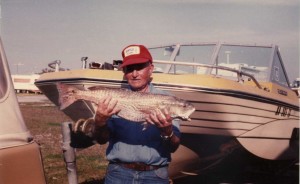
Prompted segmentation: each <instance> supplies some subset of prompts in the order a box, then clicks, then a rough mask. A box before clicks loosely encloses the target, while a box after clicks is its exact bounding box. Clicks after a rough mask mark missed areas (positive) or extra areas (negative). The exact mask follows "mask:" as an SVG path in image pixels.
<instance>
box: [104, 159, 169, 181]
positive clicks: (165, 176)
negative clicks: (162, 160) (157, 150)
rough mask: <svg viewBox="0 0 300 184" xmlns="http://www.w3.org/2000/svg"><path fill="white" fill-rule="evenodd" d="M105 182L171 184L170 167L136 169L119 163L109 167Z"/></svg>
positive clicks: (111, 164)
mask: <svg viewBox="0 0 300 184" xmlns="http://www.w3.org/2000/svg"><path fill="white" fill-rule="evenodd" d="M104 183H105V184H154V183H155V184H169V173H168V167H167V166H166V167H161V168H159V169H156V170H152V171H135V170H132V169H128V168H124V167H122V166H120V165H118V164H113V163H110V164H109V165H108V167H107V171H106V176H105V182H104Z"/></svg>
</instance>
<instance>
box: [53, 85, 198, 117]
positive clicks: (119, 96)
mask: <svg viewBox="0 0 300 184" xmlns="http://www.w3.org/2000/svg"><path fill="white" fill-rule="evenodd" d="M57 89H58V92H59V104H60V109H61V110H63V109H65V108H67V107H68V106H70V105H71V104H72V103H74V102H75V101H77V100H86V101H90V102H92V103H95V104H97V103H98V101H99V100H100V99H101V98H103V97H107V96H109V95H110V96H112V98H113V99H116V100H118V103H117V107H118V108H119V109H121V110H120V112H118V114H117V115H118V116H120V117H122V118H124V119H127V120H130V121H136V122H145V121H146V120H145V119H146V117H148V116H149V114H150V113H151V112H152V111H153V110H156V109H164V108H165V109H167V110H168V111H169V113H170V115H171V117H172V118H179V119H182V120H189V121H190V120H191V119H190V117H189V116H190V115H191V114H192V113H193V112H194V111H195V107H194V106H193V105H192V104H191V103H189V102H187V101H184V100H182V99H179V98H176V97H174V96H169V95H160V94H150V93H140V92H133V91H130V90H127V89H110V88H102V89H99V88H91V89H90V90H79V89H77V88H75V87H73V86H70V85H66V84H62V83H57Z"/></svg>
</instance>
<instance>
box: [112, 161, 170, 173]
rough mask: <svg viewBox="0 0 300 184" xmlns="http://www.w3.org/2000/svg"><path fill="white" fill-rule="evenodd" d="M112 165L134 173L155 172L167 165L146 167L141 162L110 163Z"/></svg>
mask: <svg viewBox="0 0 300 184" xmlns="http://www.w3.org/2000/svg"><path fill="white" fill-rule="evenodd" d="M110 163H112V164H118V165H120V166H122V167H125V168H127V169H132V170H135V171H152V170H156V169H159V168H162V167H166V166H167V165H147V164H145V163H141V162H131V163H126V162H110Z"/></svg>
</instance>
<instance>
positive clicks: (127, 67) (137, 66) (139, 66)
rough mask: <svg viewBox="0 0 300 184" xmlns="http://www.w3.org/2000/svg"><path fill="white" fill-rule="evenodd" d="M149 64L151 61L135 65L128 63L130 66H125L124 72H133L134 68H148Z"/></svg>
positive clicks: (139, 69) (137, 69)
mask: <svg viewBox="0 0 300 184" xmlns="http://www.w3.org/2000/svg"><path fill="white" fill-rule="evenodd" d="M149 65H150V62H147V63H141V64H135V65H128V66H126V67H124V68H123V72H124V73H131V72H133V71H134V70H136V71H141V70H143V69H145V68H147V67H148V66H149Z"/></svg>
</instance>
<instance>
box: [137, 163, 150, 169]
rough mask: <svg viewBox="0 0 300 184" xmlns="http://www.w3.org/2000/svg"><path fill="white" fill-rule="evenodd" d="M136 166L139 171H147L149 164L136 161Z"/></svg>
mask: <svg viewBox="0 0 300 184" xmlns="http://www.w3.org/2000/svg"><path fill="white" fill-rule="evenodd" d="M134 167H135V170H138V171H147V170H148V169H147V165H144V164H142V163H135V164H134Z"/></svg>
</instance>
